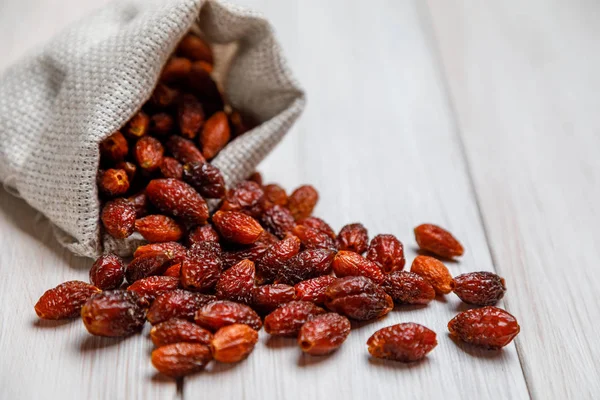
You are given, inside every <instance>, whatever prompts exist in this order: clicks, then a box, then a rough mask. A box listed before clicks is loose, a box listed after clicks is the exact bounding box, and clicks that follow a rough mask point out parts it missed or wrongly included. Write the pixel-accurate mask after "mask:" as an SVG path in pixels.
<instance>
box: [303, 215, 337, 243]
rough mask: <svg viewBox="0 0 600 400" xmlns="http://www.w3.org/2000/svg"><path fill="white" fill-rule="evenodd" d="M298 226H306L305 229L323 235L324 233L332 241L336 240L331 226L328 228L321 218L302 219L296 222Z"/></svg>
mask: <svg viewBox="0 0 600 400" xmlns="http://www.w3.org/2000/svg"><path fill="white" fill-rule="evenodd" d="M298 225H303V226H306V227H309V228H312V229H316V230H318V231H321V232H323V233H326V234H327V236H329V237H330V238H332V239H333V240H335V239H336V238H337V235H336V234H335V232H334V230H333V229H332V228H331V226H329V224H328V223H327V222H325V221H323V220H322V219H321V218H317V217H308V218H304V219H302V220H300V221H298Z"/></svg>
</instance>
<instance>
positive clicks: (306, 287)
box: [294, 275, 336, 304]
mask: <svg viewBox="0 0 600 400" xmlns="http://www.w3.org/2000/svg"><path fill="white" fill-rule="evenodd" d="M335 281H336V278H335V277H333V276H331V275H324V276H319V277H318V278H313V279H308V280H306V281H302V282H299V283H297V284H296V286H294V290H295V292H296V299H297V300H303V301H310V302H312V303H315V304H323V303H325V300H327V288H328V287H329V285H331V284H332V283H333V282H335Z"/></svg>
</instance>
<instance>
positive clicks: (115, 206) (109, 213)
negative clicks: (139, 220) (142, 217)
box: [100, 199, 136, 239]
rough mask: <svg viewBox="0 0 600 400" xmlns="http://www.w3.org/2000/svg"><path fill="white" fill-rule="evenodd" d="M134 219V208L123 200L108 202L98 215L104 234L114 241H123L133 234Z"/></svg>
mask: <svg viewBox="0 0 600 400" xmlns="http://www.w3.org/2000/svg"><path fill="white" fill-rule="evenodd" d="M135 217H136V210H135V207H134V206H133V205H132V204H131V203H130V202H129V201H127V200H125V199H116V200H114V201H109V202H108V203H106V204H105V205H104V207H103V208H102V213H101V214H100V219H101V220H102V225H104V229H105V230H106V233H108V234H109V235H110V236H112V237H114V238H116V239H125V238H126V237H128V236H130V235H131V234H132V233H133V231H134V230H135Z"/></svg>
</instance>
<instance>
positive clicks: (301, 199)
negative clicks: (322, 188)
mask: <svg viewBox="0 0 600 400" xmlns="http://www.w3.org/2000/svg"><path fill="white" fill-rule="evenodd" d="M318 201H319V193H318V192H317V190H316V189H315V188H314V187H312V186H310V185H304V186H300V187H299V188H298V189H296V190H294V191H293V192H292V194H291V195H290V197H289V198H288V208H289V209H290V211H291V212H292V215H293V216H294V218H295V219H296V221H299V220H301V219H304V218H308V217H310V214H312V212H313V209H314V208H315V206H316V205H317V202H318Z"/></svg>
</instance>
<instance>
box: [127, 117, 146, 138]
mask: <svg viewBox="0 0 600 400" xmlns="http://www.w3.org/2000/svg"><path fill="white" fill-rule="evenodd" d="M149 124H150V118H149V117H148V116H147V115H146V114H144V112H143V111H140V112H138V113H137V114H135V115H134V116H133V117H131V119H130V120H129V122H128V123H127V125H126V126H125V134H126V135H128V136H129V137H132V138H139V137H142V136H144V135H145V134H146V133H147V132H148V125H149Z"/></svg>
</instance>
